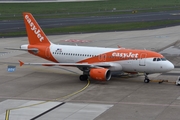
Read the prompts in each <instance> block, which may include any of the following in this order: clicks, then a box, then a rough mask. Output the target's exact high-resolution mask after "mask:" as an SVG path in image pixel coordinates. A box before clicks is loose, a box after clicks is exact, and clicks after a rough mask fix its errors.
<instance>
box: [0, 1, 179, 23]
mask: <svg viewBox="0 0 180 120" xmlns="http://www.w3.org/2000/svg"><path fill="white" fill-rule="evenodd" d="M179 6H180V0H107V1H93V2H58V3H1V4H0V19H1V20H2V19H22V17H21V16H22V12H25V11H26V12H31V13H32V14H34V15H40V14H41V15H44V16H45V17H55V18H56V17H77V16H87V15H89V16H93V15H106V14H107V15H112V14H121V13H124V12H122V11H121V10H139V9H143V10H145V11H146V12H147V11H152V10H153V11H154V10H155V11H161V10H173V9H176V10H177V9H180V7H179ZM113 8H116V12H110V11H112V10H113ZM139 11H140V12H141V11H142V10H139ZM130 12H131V11H128V13H130ZM79 13H80V14H79ZM83 13H84V14H83ZM126 13H127V12H126ZM45 14H46V15H45ZM47 14H48V15H47ZM54 14H56V15H54ZM57 14H58V15H57ZM49 15H50V16H49ZM51 15H52V16H51Z"/></svg>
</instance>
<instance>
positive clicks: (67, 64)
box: [19, 60, 111, 68]
mask: <svg viewBox="0 0 180 120" xmlns="http://www.w3.org/2000/svg"><path fill="white" fill-rule="evenodd" d="M19 64H20V66H23V65H42V66H71V67H90V68H96V67H110V66H111V65H110V64H108V63H94V64H89V63H24V62H22V61H20V60H19Z"/></svg>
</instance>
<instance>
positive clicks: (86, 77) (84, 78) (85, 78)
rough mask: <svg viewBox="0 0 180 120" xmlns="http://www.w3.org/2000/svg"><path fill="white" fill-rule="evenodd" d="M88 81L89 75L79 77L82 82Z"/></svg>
mask: <svg viewBox="0 0 180 120" xmlns="http://www.w3.org/2000/svg"><path fill="white" fill-rule="evenodd" d="M87 79H88V76H87V75H80V76H79V80H81V81H86V80H87Z"/></svg>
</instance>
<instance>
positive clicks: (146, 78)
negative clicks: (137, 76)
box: [144, 73, 150, 83]
mask: <svg viewBox="0 0 180 120" xmlns="http://www.w3.org/2000/svg"><path fill="white" fill-rule="evenodd" d="M144 76H145V79H144V83H149V81H150V80H149V78H148V74H147V73H145V74H144Z"/></svg>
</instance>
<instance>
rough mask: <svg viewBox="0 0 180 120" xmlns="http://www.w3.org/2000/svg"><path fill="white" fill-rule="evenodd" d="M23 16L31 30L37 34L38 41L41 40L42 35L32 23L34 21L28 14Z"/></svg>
mask: <svg viewBox="0 0 180 120" xmlns="http://www.w3.org/2000/svg"><path fill="white" fill-rule="evenodd" d="M25 18H26V20H27V22H28V23H29V26H30V27H31V30H32V31H34V33H35V34H36V35H37V38H38V39H39V41H40V42H42V41H43V40H44V37H43V36H42V35H41V31H40V30H39V29H38V28H36V26H35V25H34V23H33V22H32V20H31V19H30V18H29V16H28V15H25Z"/></svg>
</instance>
